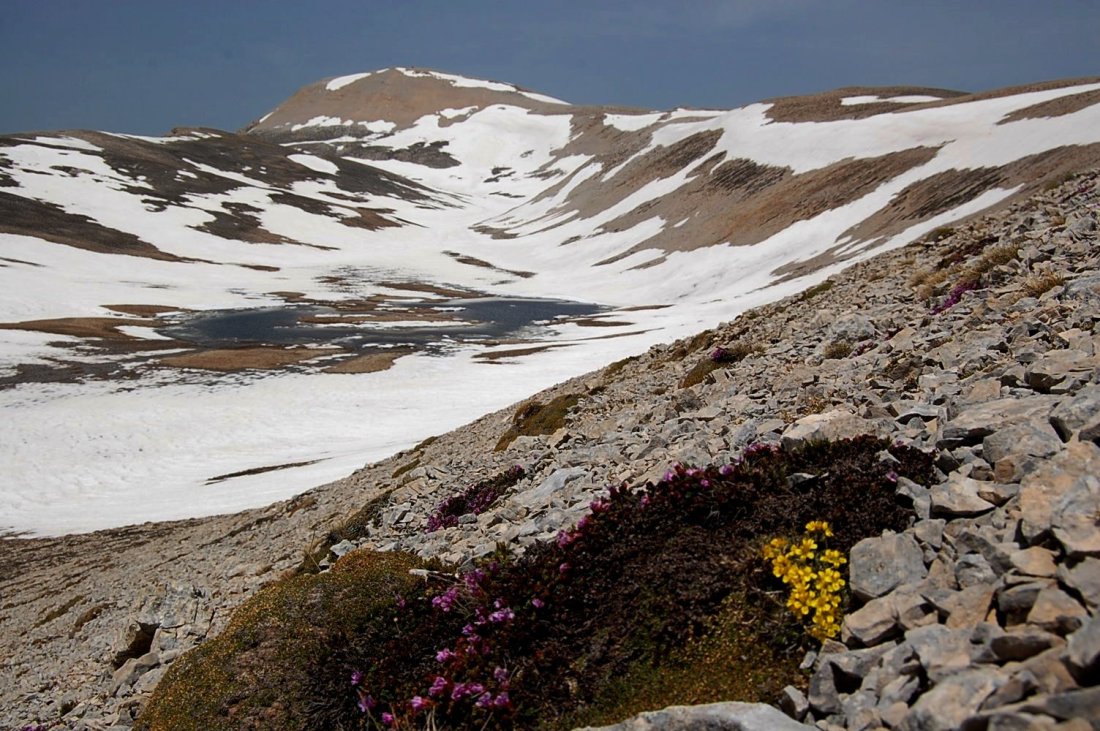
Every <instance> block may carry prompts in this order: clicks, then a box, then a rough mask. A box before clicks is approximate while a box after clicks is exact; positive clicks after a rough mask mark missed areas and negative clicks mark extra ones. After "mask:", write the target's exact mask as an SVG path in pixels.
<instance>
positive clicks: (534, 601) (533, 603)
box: [531, 597, 546, 609]
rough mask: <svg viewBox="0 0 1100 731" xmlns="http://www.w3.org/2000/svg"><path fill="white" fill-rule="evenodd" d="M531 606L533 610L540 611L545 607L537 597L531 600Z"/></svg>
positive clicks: (544, 603)
mask: <svg viewBox="0 0 1100 731" xmlns="http://www.w3.org/2000/svg"><path fill="white" fill-rule="evenodd" d="M531 606H532V607H534V608H535V609H542V608H543V607H545V606H546V602H544V601H543V600H542V599H539V598H538V597H535V598H534V599H532V600H531Z"/></svg>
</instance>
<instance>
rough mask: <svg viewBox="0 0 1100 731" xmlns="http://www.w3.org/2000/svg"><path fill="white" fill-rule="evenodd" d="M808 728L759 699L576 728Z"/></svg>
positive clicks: (646, 730) (623, 730)
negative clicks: (759, 701)
mask: <svg viewBox="0 0 1100 731" xmlns="http://www.w3.org/2000/svg"><path fill="white" fill-rule="evenodd" d="M812 728H813V727H812V726H805V725H803V724H801V723H799V722H798V721H795V720H793V719H791V718H789V717H787V716H785V715H784V714H783V713H782V712H781V711H779V710H778V709H776V708H773V707H771V706H768V705H765V704H763V703H733V702H726V703H709V704H707V705H701V706H669V707H668V708H665V709H663V710H660V711H648V712H646V713H642V714H639V715H637V716H635V717H634V718H631V719H628V720H626V721H623V722H622V723H616V724H613V725H611V726H599V727H595V726H586V727H585V728H583V729H577V730H576V731H808V730H809V729H812Z"/></svg>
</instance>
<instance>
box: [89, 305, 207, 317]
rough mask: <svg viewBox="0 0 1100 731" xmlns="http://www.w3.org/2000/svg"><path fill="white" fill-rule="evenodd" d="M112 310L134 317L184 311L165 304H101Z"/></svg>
mask: <svg viewBox="0 0 1100 731" xmlns="http://www.w3.org/2000/svg"><path fill="white" fill-rule="evenodd" d="M103 306H104V307H105V308H106V309H108V310H111V311H112V312H118V313H121V314H123V315H134V316H135V317H156V316H157V315H163V314H164V313H166V312H186V311H188V310H185V309H184V308H182V307H167V306H165V305H103Z"/></svg>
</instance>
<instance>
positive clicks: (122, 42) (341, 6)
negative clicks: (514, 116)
mask: <svg viewBox="0 0 1100 731" xmlns="http://www.w3.org/2000/svg"><path fill="white" fill-rule="evenodd" d="M1097 29H1100V2H1095V1H1094V0H1043V1H1042V2H1039V1H1037V0H955V1H947V0H919V1H918V0H725V1H722V0H679V1H677V2H673V1H668V2H664V1H657V0H631V1H630V2H619V1H617V0H583V1H582V0H577V1H574V0H547V1H543V2H537V1H535V0H514V1H511V2H505V1H504V0H496V1H494V0H435V1H428V0H311V1H307V0H216V1H210V0H172V1H170V2H169V1H165V0H3V3H2V5H0V61H2V71H0V133H7V132H21V131H30V130H40V129H42V130H45V129H65V128H93V129H104V130H109V131H117V132H132V133H139V134H161V133H164V132H166V131H167V130H169V129H170V128H171V127H174V126H179V125H204V126H210V127H219V128H222V129H237V128H239V127H241V126H243V125H245V124H247V123H248V122H249V121H250V120H252V119H255V118H257V117H259V116H261V115H263V114H264V113H266V112H267V111H269V110H270V109H271V108H273V107H274V106H275V105H277V104H278V103H279V102H281V101H282V100H284V99H286V98H287V97H288V96H290V95H291V94H292V93H293V92H294V91H295V90H296V89H298V88H299V87H301V86H303V85H305V84H307V83H309V82H311V81H316V80H318V79H320V78H323V77H327V76H336V75H341V74H348V73H356V72H360V71H369V70H373V69H377V68H383V67H387V66H425V67H429V68H435V69H439V70H442V71H449V72H452V73H459V74H465V75H469V76H478V77H483V78H489V79H495V80H500V81H509V82H512V83H516V84H519V85H520V86H524V87H527V88H530V89H533V90H535V91H540V92H543V93H547V94H551V95H553V96H557V97H560V98H562V99H565V100H567V101H571V102H576V103H593V104H621V105H627V106H637V107H646V108H652V109H668V108H673V107H677V106H695V107H711V108H714V107H718V108H729V107H735V106H740V105H742V104H746V103H749V102H752V101H756V100H759V99H762V98H766V97H770V96H780V95H786V94H801V93H808V92H814V91H824V90H827V89H832V88H836V87H838V86H851V85H888V84H914V85H921V86H935V87H944V88H952V89H960V90H966V91H978V90H984V89H991V88H997V87H1002V86H1009V85H1013V84H1020V83H1027V82H1031V81H1039V80H1046V79H1054V78H1063V77H1067V76H1088V75H1100V40H1098V37H1097Z"/></svg>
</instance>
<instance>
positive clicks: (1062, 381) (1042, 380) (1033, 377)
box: [1024, 349, 1100, 393]
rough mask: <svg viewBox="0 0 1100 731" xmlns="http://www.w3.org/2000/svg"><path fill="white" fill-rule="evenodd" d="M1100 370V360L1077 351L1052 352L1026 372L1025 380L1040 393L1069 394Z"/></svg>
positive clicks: (1047, 353) (1042, 357)
mask: <svg viewBox="0 0 1100 731" xmlns="http://www.w3.org/2000/svg"><path fill="white" fill-rule="evenodd" d="M1097 368H1100V358H1097V357H1096V356H1092V355H1089V354H1088V353H1082V352H1080V351H1077V350H1068V349H1066V350H1051V351H1048V352H1046V353H1044V354H1043V355H1042V356H1041V357H1040V358H1039V359H1038V360H1037V361H1035V362H1034V363H1032V364H1031V365H1030V366H1028V367H1027V369H1026V370H1025V372H1024V380H1025V381H1026V382H1027V385H1028V386H1030V387H1031V388H1033V389H1035V390H1036V391H1039V392H1040V393H1067V392H1069V391H1070V390H1072V389H1073V387H1074V385H1076V384H1077V383H1080V382H1081V381H1083V380H1084V379H1085V378H1087V376H1088V374H1089V373H1090V372H1092V371H1095V370H1096V369H1097Z"/></svg>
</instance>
